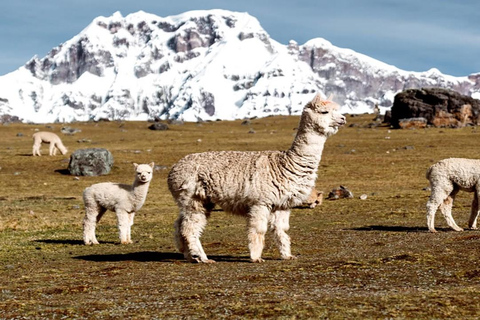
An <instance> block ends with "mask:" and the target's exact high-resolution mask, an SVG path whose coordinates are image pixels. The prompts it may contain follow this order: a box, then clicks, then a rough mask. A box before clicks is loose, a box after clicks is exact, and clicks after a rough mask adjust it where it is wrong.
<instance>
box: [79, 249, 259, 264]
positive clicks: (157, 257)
mask: <svg viewBox="0 0 480 320" xmlns="http://www.w3.org/2000/svg"><path fill="white" fill-rule="evenodd" d="M209 258H210V259H212V260H215V261H217V262H250V259H249V258H248V257H234V256H228V255H225V256H209ZM74 259H80V260H87V261H95V262H105V261H109V262H119V261H139V262H175V261H183V262H187V261H186V260H185V258H184V257H183V254H180V253H172V252H155V251H142V252H131V253H124V254H91V255H86V256H78V257H74Z"/></svg>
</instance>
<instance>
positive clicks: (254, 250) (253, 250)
mask: <svg viewBox="0 0 480 320" xmlns="http://www.w3.org/2000/svg"><path fill="white" fill-rule="evenodd" d="M269 215H270V210H268V208H266V207H263V206H258V207H253V208H251V209H250V212H249V216H248V248H249V249H250V259H251V260H252V262H264V260H263V259H262V252H263V247H264V246H265V233H267V229H268V217H269Z"/></svg>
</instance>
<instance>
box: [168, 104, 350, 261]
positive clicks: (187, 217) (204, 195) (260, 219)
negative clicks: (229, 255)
mask: <svg viewBox="0 0 480 320" xmlns="http://www.w3.org/2000/svg"><path fill="white" fill-rule="evenodd" d="M338 108H339V106H338V105H337V104H336V103H335V102H333V101H329V100H324V99H322V98H321V97H320V95H317V96H315V98H314V99H313V100H312V101H310V102H309V103H307V105H306V106H305V107H304V109H303V113H302V116H301V119H300V124H299V126H298V130H297V135H296V137H295V139H294V141H293V143H292V146H291V147H290V149H288V150H285V151H251V152H243V151H210V152H204V153H195V154H190V155H187V156H186V157H184V158H183V159H181V160H180V161H178V162H177V163H176V164H175V165H174V166H173V167H172V169H171V171H170V173H169V175H168V187H169V190H170V192H171V193H172V196H173V198H174V199H175V202H176V203H177V205H178V207H179V215H178V218H177V220H176V221H175V239H176V244H177V248H178V249H179V251H180V252H182V253H183V255H184V257H185V258H186V259H187V260H188V261H191V262H203V263H211V262H214V261H213V260H210V259H208V257H207V255H206V254H205V251H204V250H203V247H202V244H201V242H200V236H201V234H202V232H203V230H204V229H205V226H206V224H207V219H208V218H209V216H210V214H211V212H212V210H213V208H214V207H215V205H218V206H219V207H221V208H222V209H223V210H224V211H227V212H230V213H233V214H236V215H240V216H244V217H245V218H246V220H247V225H248V227H247V233H248V243H249V244H248V247H249V249H250V259H251V261H252V262H263V259H262V257H261V255H262V251H263V248H264V244H265V234H266V232H267V230H268V229H269V228H270V229H271V230H272V232H273V235H274V237H275V240H276V242H277V246H278V249H279V251H280V255H281V257H282V259H285V260H287V259H295V256H294V255H292V253H291V250H290V237H289V236H288V234H287V231H288V229H289V227H290V224H289V219H290V209H291V208H294V207H296V206H299V205H301V204H302V203H304V202H305V200H306V199H307V198H308V196H309V195H310V192H311V191H312V188H313V187H314V186H315V179H316V178H317V169H318V166H319V164H320V159H321V157H322V151H323V147H324V144H325V141H326V140H327V138H328V137H329V136H331V135H333V134H335V133H336V132H337V131H338V128H339V127H341V126H343V125H344V124H345V123H346V121H345V117H344V116H343V115H342V114H340V112H339V111H338Z"/></svg>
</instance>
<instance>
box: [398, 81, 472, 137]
mask: <svg viewBox="0 0 480 320" xmlns="http://www.w3.org/2000/svg"><path fill="white" fill-rule="evenodd" d="M389 116H390V124H391V125H392V126H393V127H394V128H402V127H406V128H409V127H411V126H410V125H402V120H403V119H419V118H424V119H425V120H426V125H431V126H435V127H451V128H459V127H464V126H466V125H478V124H479V123H480V118H479V116H480V100H477V99H473V98H472V97H469V96H466V95H462V94H460V93H458V92H456V91H453V90H448V89H442V88H422V89H409V90H405V91H403V92H400V93H398V94H397V95H396V96H395V100H394V102H393V106H392V109H391V113H390V115H389ZM408 122H410V124H412V123H411V122H412V121H406V120H404V123H408ZM422 122H423V120H422ZM417 124H421V126H423V123H420V122H418V123H417Z"/></svg>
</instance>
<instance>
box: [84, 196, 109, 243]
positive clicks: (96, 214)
mask: <svg viewBox="0 0 480 320" xmlns="http://www.w3.org/2000/svg"><path fill="white" fill-rule="evenodd" d="M105 211H106V210H105V208H103V207H100V206H98V205H97V204H85V217H84V218H83V242H84V243H85V244H86V245H91V244H98V241H97V238H96V236H95V229H96V225H97V222H98V221H100V218H101V217H102V216H103V214H104V213H105Z"/></svg>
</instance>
